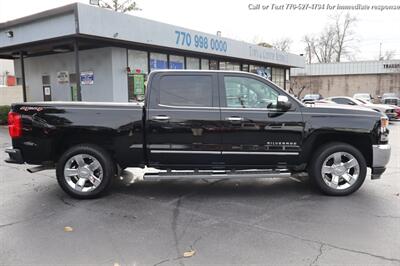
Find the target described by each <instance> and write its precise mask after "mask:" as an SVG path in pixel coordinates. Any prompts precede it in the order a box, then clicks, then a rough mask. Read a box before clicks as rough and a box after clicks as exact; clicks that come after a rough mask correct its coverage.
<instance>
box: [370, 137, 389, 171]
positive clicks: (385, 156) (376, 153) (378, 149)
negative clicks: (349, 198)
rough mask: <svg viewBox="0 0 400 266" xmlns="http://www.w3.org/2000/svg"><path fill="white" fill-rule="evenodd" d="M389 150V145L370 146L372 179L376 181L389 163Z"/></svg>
mask: <svg viewBox="0 0 400 266" xmlns="http://www.w3.org/2000/svg"><path fill="white" fill-rule="evenodd" d="M390 153H391V148H390V145H389V144H383V145H372V173H371V178H372V179H378V178H380V177H381V175H382V174H383V172H385V170H386V165H387V164H388V163H389V159H390Z"/></svg>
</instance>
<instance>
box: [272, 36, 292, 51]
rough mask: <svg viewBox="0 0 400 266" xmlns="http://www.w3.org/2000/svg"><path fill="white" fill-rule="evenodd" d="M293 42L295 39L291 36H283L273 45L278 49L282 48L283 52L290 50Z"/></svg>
mask: <svg viewBox="0 0 400 266" xmlns="http://www.w3.org/2000/svg"><path fill="white" fill-rule="evenodd" d="M292 42H293V41H292V40H291V39H290V38H282V39H279V40H276V41H274V42H273V43H272V46H273V47H274V48H276V49H278V50H281V51H282V52H289V50H290V45H291V44H292Z"/></svg>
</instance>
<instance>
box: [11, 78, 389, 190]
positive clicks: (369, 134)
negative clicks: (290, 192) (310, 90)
mask: <svg viewBox="0 0 400 266" xmlns="http://www.w3.org/2000/svg"><path fill="white" fill-rule="evenodd" d="M387 126H388V121H387V118H385V117H382V116H381V114H380V113H378V112H375V111H371V110H369V109H362V108H361V109H360V108H357V109H356V108H354V107H350V106H349V107H342V106H333V105H328V104H327V105H326V106H311V107H310V106H309V107H307V106H305V105H303V104H302V103H301V102H300V101H298V100H297V99H295V98H294V97H292V96H291V95H289V94H288V93H286V92H285V91H284V90H282V89H280V88H279V87H277V86H276V85H275V84H273V83H272V82H270V81H268V80H267V79H264V78H262V77H260V76H257V75H253V74H250V73H244V72H224V71H154V72H152V73H151V74H150V75H149V81H148V87H147V91H146V97H145V101H144V102H143V103H85V102H83V103H75V102H41V103H20V104H13V105H12V108H11V111H10V113H9V132H10V136H11V137H12V146H13V147H12V148H9V149H7V150H6V152H7V153H8V154H9V158H8V159H7V160H6V161H7V162H8V163H20V164H22V163H28V164H34V165H38V166H36V167H34V168H32V169H31V172H33V171H38V170H42V169H47V168H52V167H53V168H55V169H56V175H57V180H58V182H59V184H60V186H61V187H62V189H64V190H65V192H67V193H68V194H70V195H71V196H73V197H77V198H94V197H97V196H99V195H101V194H103V193H104V192H105V191H106V190H107V189H108V188H109V187H110V184H111V181H112V179H113V177H114V176H115V175H116V174H118V173H119V170H118V169H124V168H127V167H145V166H148V167H154V168H157V169H160V172H159V173H156V174H152V175H153V176H151V174H149V175H148V177H149V178H151V177H152V178H154V175H156V176H157V178H158V179H163V178H171V177H172V178H174V177H175V178H196V177H197V178H251V177H281V176H290V175H291V174H295V173H301V172H308V174H309V176H310V180H311V181H312V183H314V184H315V185H316V186H317V187H318V188H319V189H320V190H321V191H322V192H323V193H325V194H328V195H348V194H350V193H353V192H354V191H356V190H357V189H358V188H359V187H360V186H361V185H362V183H363V182H364V180H365V177H366V175H367V167H370V168H371V170H372V171H371V177H372V179H376V178H379V177H380V176H381V175H382V173H383V172H384V171H385V166H386V164H387V163H388V161H389V157H390V146H389V144H388V134H389V131H388V129H387ZM146 177H147V176H146V175H145V178H146Z"/></svg>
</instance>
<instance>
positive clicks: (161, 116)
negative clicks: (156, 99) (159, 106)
mask: <svg viewBox="0 0 400 266" xmlns="http://www.w3.org/2000/svg"><path fill="white" fill-rule="evenodd" d="M151 118H152V119H153V120H159V121H167V120H169V119H170V117H169V116H166V115H155V116H152V117H151Z"/></svg>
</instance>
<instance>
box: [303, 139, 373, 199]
mask: <svg viewBox="0 0 400 266" xmlns="http://www.w3.org/2000/svg"><path fill="white" fill-rule="evenodd" d="M366 174H367V164H366V161H365V158H364V156H363V155H362V154H361V152H360V151H359V150H358V149H356V148H355V147H353V146H351V145H349V144H346V143H341V142H335V143H329V144H326V145H324V146H322V147H320V148H319V149H318V150H317V151H316V153H315V154H314V156H313V158H312V160H311V163H310V165H309V175H310V177H311V181H312V182H313V183H314V184H315V185H316V186H317V187H318V188H319V190H320V191H321V192H323V193H324V194H327V195H332V196H345V195H349V194H351V193H353V192H355V191H357V190H358V189H359V188H360V187H361V185H362V184H363V183H364V180H365V176H366Z"/></svg>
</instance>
